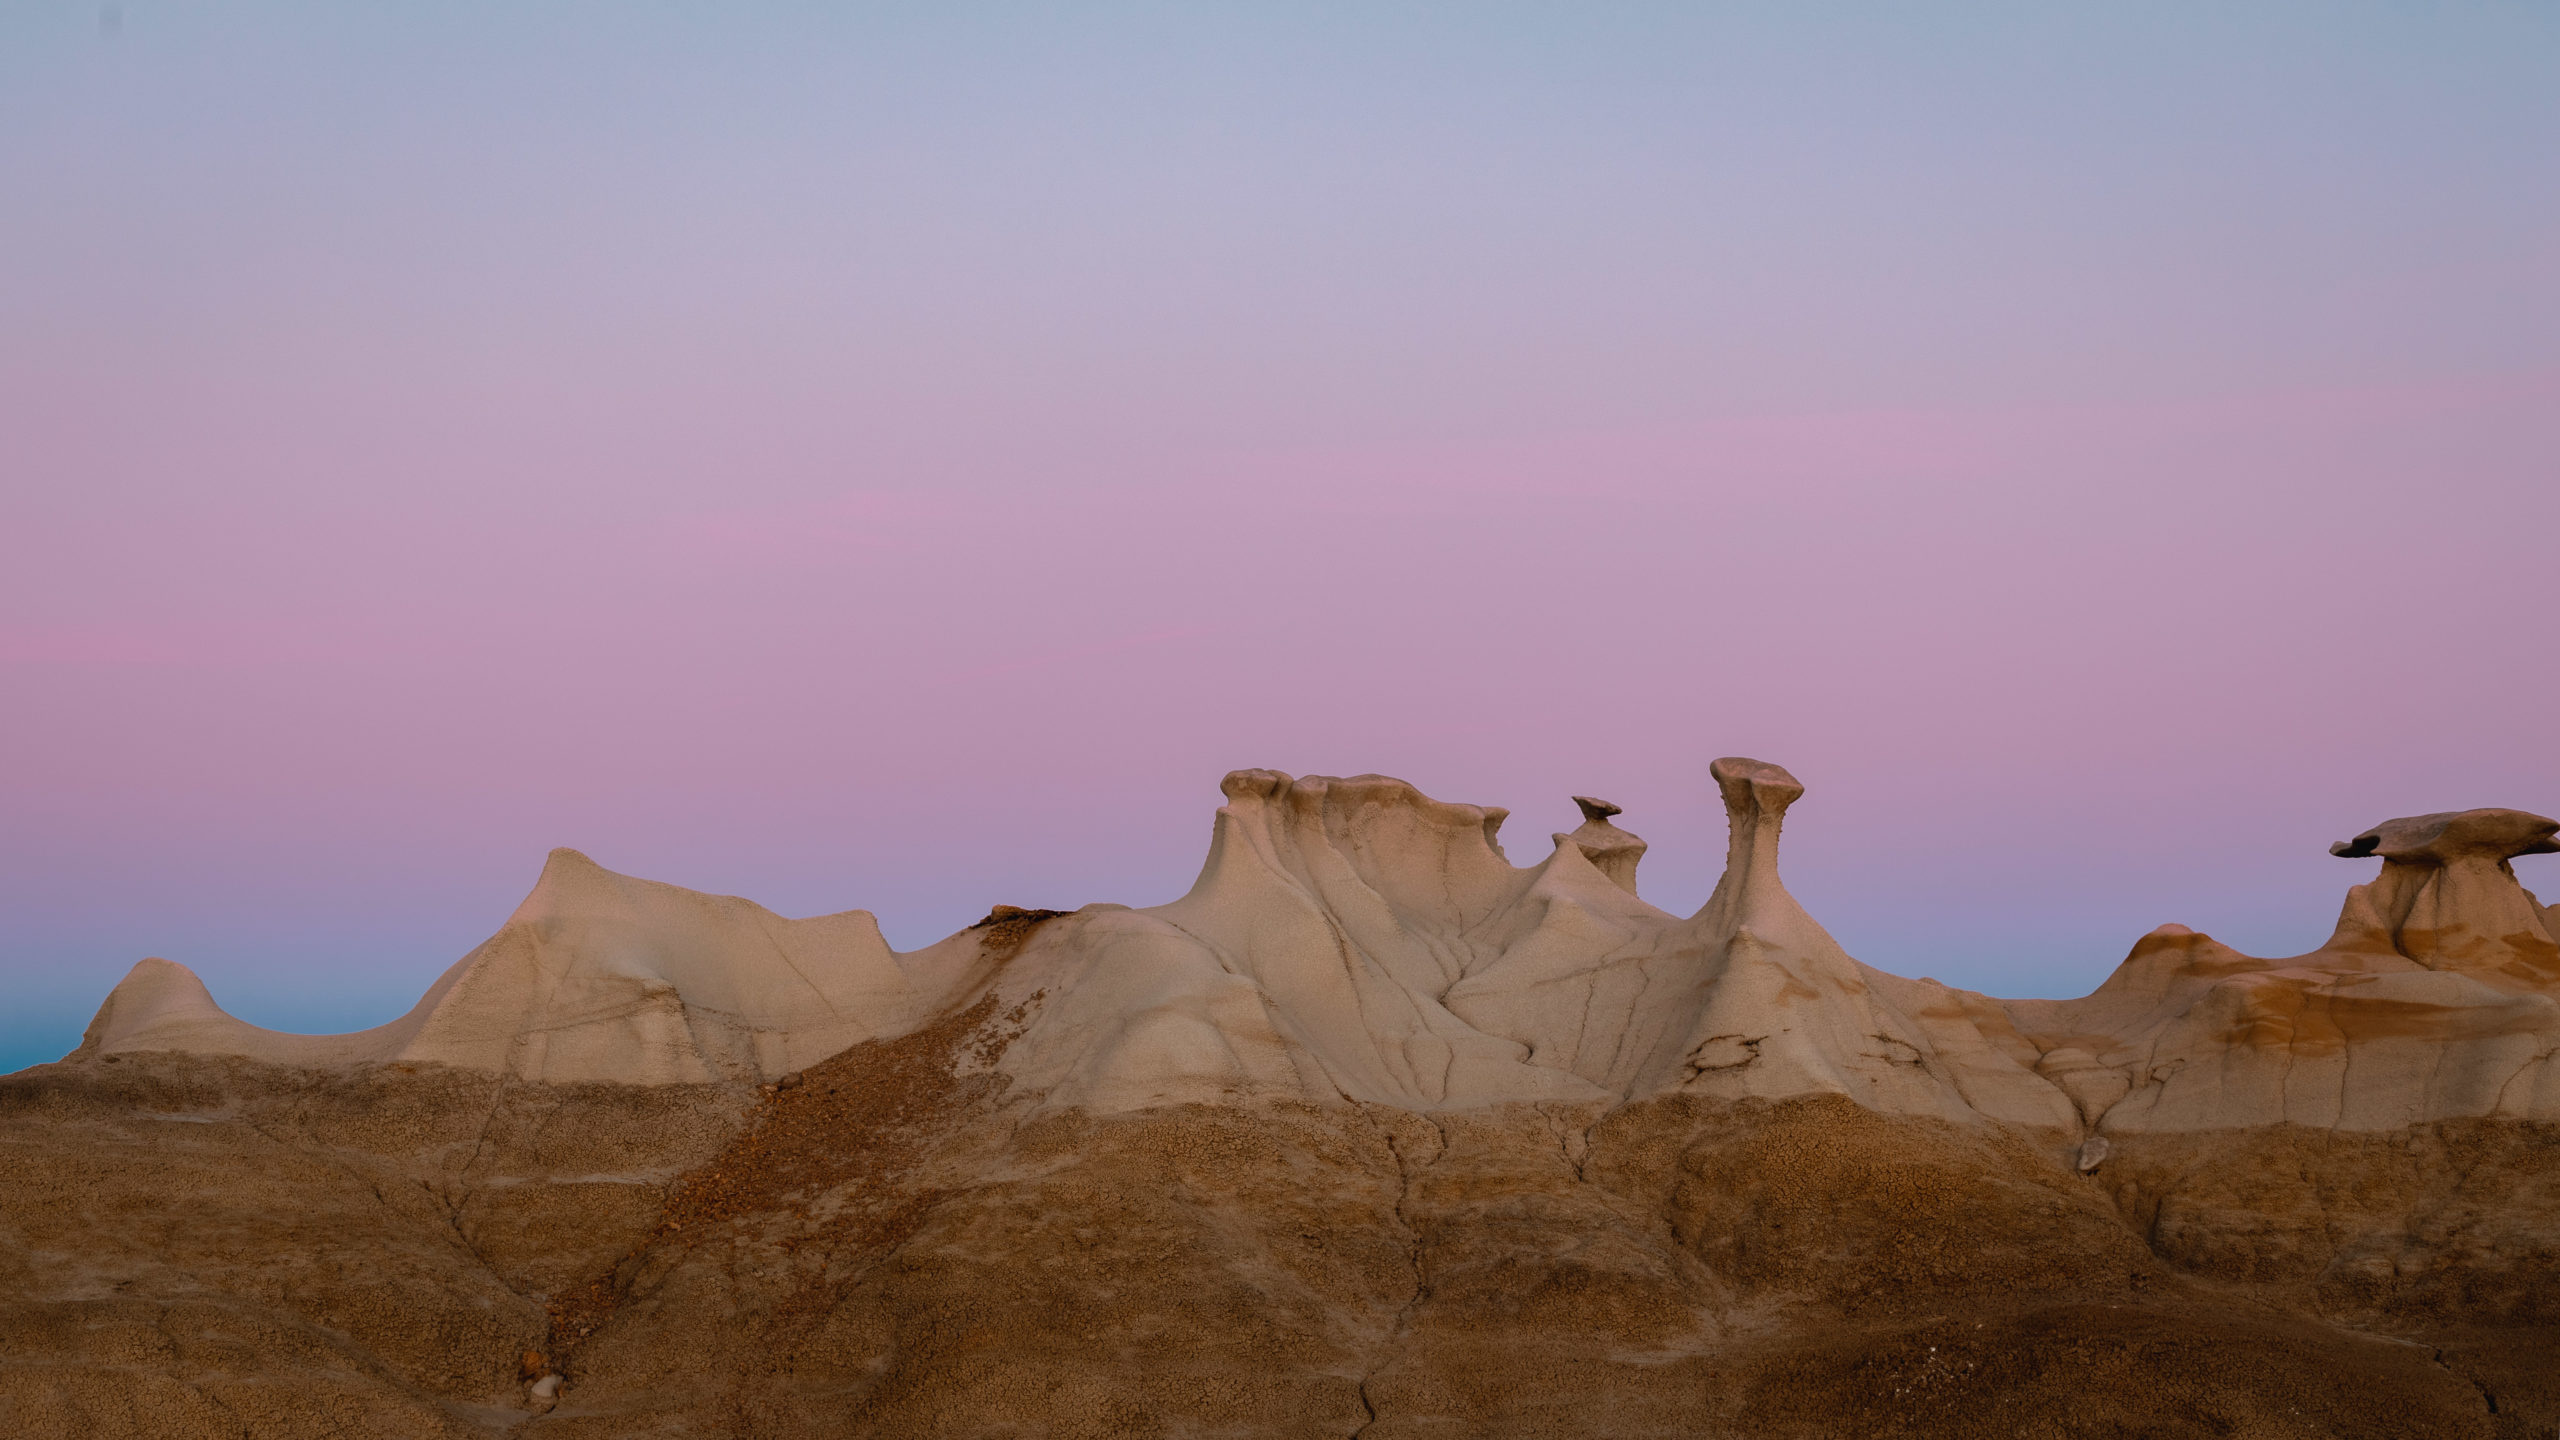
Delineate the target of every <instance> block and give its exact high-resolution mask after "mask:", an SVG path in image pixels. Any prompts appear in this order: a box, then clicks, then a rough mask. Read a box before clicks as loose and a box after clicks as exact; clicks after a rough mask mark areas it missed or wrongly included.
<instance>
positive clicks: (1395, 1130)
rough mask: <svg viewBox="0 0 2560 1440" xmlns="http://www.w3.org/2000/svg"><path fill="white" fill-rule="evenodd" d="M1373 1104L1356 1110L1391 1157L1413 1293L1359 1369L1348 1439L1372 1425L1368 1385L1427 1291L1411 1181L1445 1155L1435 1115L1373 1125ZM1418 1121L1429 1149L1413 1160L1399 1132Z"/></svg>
mask: <svg viewBox="0 0 2560 1440" xmlns="http://www.w3.org/2000/svg"><path fill="white" fill-rule="evenodd" d="M1378 1108H1379V1107H1373V1106H1369V1105H1362V1106H1361V1107H1360V1114H1361V1117H1362V1118H1363V1119H1365V1120H1367V1121H1368V1122H1369V1125H1370V1128H1371V1129H1373V1130H1375V1131H1377V1132H1378V1137H1379V1138H1380V1139H1381V1140H1384V1141H1385V1142H1386V1146H1387V1153H1388V1154H1390V1155H1392V1156H1394V1157H1395V1162H1396V1203H1395V1217H1396V1224H1397V1225H1398V1226H1399V1227H1400V1228H1402V1229H1403V1231H1404V1232H1405V1264H1406V1265H1407V1266H1408V1267H1409V1268H1410V1269H1411V1270H1412V1272H1413V1293H1412V1294H1411V1295H1409V1296H1407V1297H1406V1299H1405V1302H1404V1304H1403V1305H1402V1306H1400V1307H1399V1308H1398V1309H1397V1311H1396V1318H1395V1321H1394V1323H1393V1324H1392V1325H1390V1326H1389V1327H1388V1328H1387V1338H1386V1340H1385V1341H1384V1342H1383V1343H1382V1345H1381V1347H1380V1349H1381V1353H1380V1354H1379V1355H1378V1356H1377V1357H1376V1358H1375V1359H1374V1360H1373V1361H1372V1363H1371V1364H1370V1365H1369V1367H1368V1368H1367V1369H1366V1370H1364V1371H1362V1372H1361V1375H1360V1384H1359V1397H1360V1409H1361V1411H1362V1413H1363V1414H1364V1415H1365V1416H1366V1417H1367V1418H1365V1419H1364V1420H1363V1421H1362V1422H1361V1424H1360V1426H1359V1428H1358V1429H1355V1430H1353V1431H1352V1432H1351V1437H1350V1440H1360V1437H1361V1436H1363V1435H1365V1434H1367V1433H1368V1432H1369V1430H1370V1428H1371V1427H1372V1426H1374V1425H1376V1424H1377V1423H1378V1421H1379V1419H1380V1416H1379V1414H1378V1402H1377V1397H1376V1396H1374V1395H1372V1394H1371V1393H1370V1392H1369V1386H1370V1384H1371V1382H1373V1381H1374V1380H1376V1379H1377V1378H1378V1376H1379V1375H1380V1374H1382V1373H1384V1372H1385V1370H1386V1368H1387V1367H1388V1366H1390V1365H1392V1364H1394V1363H1395V1359H1396V1356H1397V1354H1398V1353H1399V1351H1400V1349H1401V1343H1400V1342H1402V1341H1403V1340H1404V1338H1405V1336H1406V1335H1407V1333H1409V1332H1410V1330H1411V1329H1412V1325H1413V1315H1414V1311H1415V1310H1417V1309H1419V1308H1420V1307H1421V1304H1422V1301H1423V1299H1424V1297H1425V1296H1426V1295H1428V1294H1429V1293H1430V1288H1431V1287H1430V1274H1429V1271H1428V1269H1427V1268H1426V1267H1425V1265H1424V1263H1423V1239H1422V1227H1421V1226H1420V1225H1418V1224H1416V1223H1415V1221H1414V1218H1413V1215H1412V1210H1411V1206H1412V1201H1413V1182H1414V1177H1415V1176H1416V1175H1417V1174H1418V1173H1419V1172H1421V1171H1422V1170H1425V1169H1428V1168H1429V1167H1431V1166H1433V1165H1436V1164H1438V1163H1439V1161H1440V1159H1441V1157H1442V1156H1444V1155H1446V1154H1448V1153H1449V1128H1448V1126H1447V1125H1446V1124H1444V1123H1443V1122H1442V1121H1441V1120H1440V1119H1439V1117H1438V1116H1435V1115H1423V1114H1416V1113H1414V1112H1412V1111H1409V1110H1389V1111H1388V1112H1387V1113H1388V1115H1389V1116H1391V1117H1392V1118H1393V1119H1394V1120H1396V1121H1398V1122H1401V1123H1400V1124H1398V1125H1395V1126H1389V1125H1382V1124H1380V1123H1379V1121H1378V1117H1377V1113H1376V1111H1377V1109H1378ZM1423 1125H1428V1126H1429V1127H1430V1134H1431V1141H1432V1150H1431V1153H1430V1155H1429V1156H1428V1157H1426V1158H1422V1159H1419V1160H1417V1159H1416V1158H1415V1157H1414V1156H1413V1155H1412V1154H1410V1153H1409V1149H1408V1146H1409V1142H1408V1140H1407V1139H1405V1138H1404V1136H1403V1134H1402V1133H1401V1132H1402V1131H1405V1130H1408V1129H1418V1128H1419V1127H1421V1126H1423Z"/></svg>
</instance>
